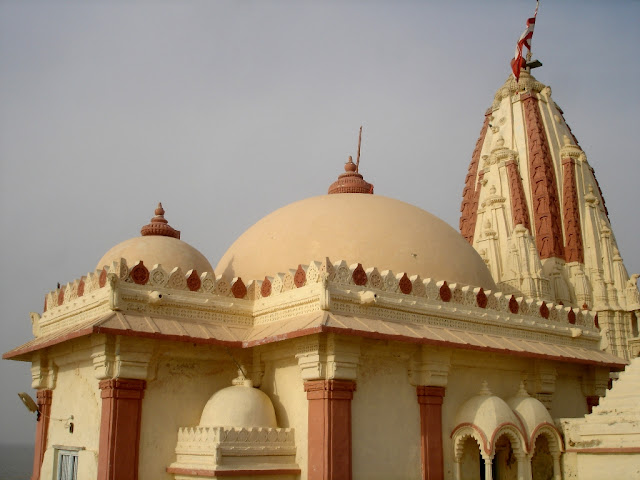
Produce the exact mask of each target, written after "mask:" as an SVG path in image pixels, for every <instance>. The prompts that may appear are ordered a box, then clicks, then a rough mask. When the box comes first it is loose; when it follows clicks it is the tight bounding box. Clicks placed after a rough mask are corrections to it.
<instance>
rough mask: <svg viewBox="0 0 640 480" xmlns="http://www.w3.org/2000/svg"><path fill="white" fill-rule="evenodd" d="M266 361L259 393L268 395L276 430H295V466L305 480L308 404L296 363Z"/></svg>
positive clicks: (287, 358)
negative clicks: (274, 415) (276, 426)
mask: <svg viewBox="0 0 640 480" xmlns="http://www.w3.org/2000/svg"><path fill="white" fill-rule="evenodd" d="M293 352H294V351H293V350H292V351H291V352H290V353H291V355H289V356H287V357H286V358H277V359H274V360H267V361H265V372H264V376H263V377H262V384H261V385H260V389H261V390H262V391H263V392H265V393H266V394H267V395H269V398H270V399H271V401H272V402H273V407H274V409H275V411H276V420H277V422H278V427H281V428H295V442H296V463H297V464H298V466H299V467H300V470H301V477H300V478H307V449H308V444H307V430H308V401H307V394H306V393H305V391H304V383H303V381H302V377H301V376H300V368H299V367H298V362H297V360H296V359H295V356H294V355H293Z"/></svg>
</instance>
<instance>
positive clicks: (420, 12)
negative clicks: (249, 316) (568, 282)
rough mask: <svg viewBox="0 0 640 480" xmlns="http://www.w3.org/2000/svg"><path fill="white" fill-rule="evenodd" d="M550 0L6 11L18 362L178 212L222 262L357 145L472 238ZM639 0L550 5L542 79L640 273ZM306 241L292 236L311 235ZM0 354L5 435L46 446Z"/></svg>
mask: <svg viewBox="0 0 640 480" xmlns="http://www.w3.org/2000/svg"><path fill="white" fill-rule="evenodd" d="M534 8H535V2H534V1H532V0H527V1H525V0H518V1H514V0H504V1H497V0H496V1H493V0H483V1H481V2H479V1H477V0H475V1H455V2H429V1H417V0H416V1H394V2H391V1H389V2H383V1H364V0H362V1H356V0H352V1H346V2H338V1H334V2H332V1H328V2H306V1H300V2H294V1H274V0H262V1H251V0H247V1H242V2H238V1H229V2H225V1H193V0H183V1H153V2H152V1H129V2H125V1H112V2H98V1H83V2H80V1H72V2H63V1H17V0H16V1H8V0H0V105H2V106H1V107H0V225H1V226H2V228H0V235H1V237H0V238H1V239H2V240H1V242H0V246H1V248H0V262H1V263H0V264H1V265H2V275H1V276H0V305H2V315H1V317H0V351H2V352H6V351H8V350H10V349H12V348H14V347H16V346H18V345H20V344H22V343H24V342H26V341H28V340H29V339H31V325H30V319H29V312H31V311H33V312H41V311H42V306H43V301H44V295H45V294H46V293H47V292H48V291H49V290H52V289H55V287H56V283H57V282H60V283H61V284H65V283H67V282H70V281H73V280H74V279H76V278H79V277H81V276H82V275H85V274H86V273H87V272H89V271H93V269H94V268H95V267H96V263H97V262H98V260H99V259H100V258H101V257H102V255H103V254H104V253H105V252H106V251H107V250H109V248H111V247H112V246H113V245H115V244H117V243H119V242H121V241H123V240H126V239H128V238H131V237H133V236H137V235H138V234H139V229H140V227H141V226H142V225H145V224H146V223H148V221H149V219H150V218H151V216H152V215H153V209H154V208H155V206H156V204H157V202H158V201H162V203H163V205H164V207H165V210H166V218H167V219H168V220H169V222H170V223H171V225H172V226H173V227H175V228H177V229H179V230H181V231H182V239H183V240H184V241H186V242H188V243H190V244H191V245H193V246H195V247H196V248H198V249H199V250H200V251H201V252H202V253H203V254H204V255H205V256H206V257H207V258H208V259H209V260H210V262H211V263H212V264H213V265H214V266H215V265H216V264H217V262H218V260H219V259H220V257H221V256H222V255H223V253H224V252H225V251H226V249H227V248H228V247H229V246H230V244H231V243H232V242H233V241H234V240H235V238H237V237H238V236H239V235H240V234H241V233H242V232H243V231H244V230H246V229H247V228H248V227H250V226H251V225H252V224H253V223H255V222H256V221H257V220H259V219H260V218H262V217H263V216H265V215H266V214H268V213H270V212H271V211H273V210H275V209H277V208H279V207H281V206H284V205H286V204H288V203H291V202H293V201H296V200H299V199H302V198H306V197H310V196H315V195H321V194H324V193H325V192H326V190H327V188H328V186H329V185H330V184H331V183H332V182H333V181H334V180H335V179H336V178H337V175H338V174H339V173H341V172H342V171H343V170H342V166H343V164H344V162H345V161H346V159H347V157H348V156H349V155H354V156H355V153H356V149H357V138H358V129H359V127H360V125H363V141H362V157H361V165H360V171H361V173H363V174H364V176H365V179H366V180H368V181H369V182H371V183H373V184H374V185H375V191H376V193H377V194H381V195H386V196H390V197H394V198H398V199H401V200H404V201H406V202H408V203H412V204H414V205H417V206H419V207H421V208H423V209H425V210H428V211H430V212H432V213H433V214H435V215H437V216H439V217H440V218H442V219H443V220H445V221H446V222H448V223H449V224H451V225H452V226H454V227H455V228H457V225H458V219H459V209H460V201H461V194H462V187H463V183H464V179H465V175H466V172H467V168H468V166H469V162H470V159H471V153H472V151H473V148H474V145H475V142H476V140H477V137H478V134H479V132H480V128H481V126H482V122H483V120H484V112H485V110H486V109H487V108H488V107H489V106H490V105H491V102H492V99H493V95H494V94H495V92H496V90H497V89H498V88H499V87H500V86H502V84H503V83H504V81H505V80H506V78H507V76H508V74H509V71H510V70H509V60H510V58H511V56H512V55H513V51H514V47H515V42H516V40H517V38H518V37H519V36H520V34H521V33H522V31H523V29H524V24H525V20H526V18H527V17H528V16H530V15H531V14H532V13H533V10H534ZM639 17H640V2H638V1H623V0H618V1H609V2H606V1H604V0H603V1H571V0H565V1H561V2H560V1H554V2H552V1H544V0H543V1H542V2H541V6H540V11H539V14H538V19H537V24H536V30H535V34H534V37H533V53H534V58H538V59H539V60H540V61H542V63H543V66H542V67H541V68H538V69H536V70H535V72H534V75H535V76H536V78H537V79H538V80H539V81H541V82H543V83H545V84H547V85H550V86H551V88H552V91H553V93H552V96H553V98H554V100H555V101H556V103H557V104H558V105H559V106H560V107H561V108H562V109H563V111H564V116H565V119H566V120H567V122H568V124H569V125H570V126H571V128H572V130H573V133H574V134H575V135H576V137H577V138H578V140H579V142H580V145H581V147H582V148H583V150H584V151H585V152H586V154H587V157H588V159H589V162H590V164H591V165H592V166H593V167H594V169H595V171H596V174H597V177H598V180H599V182H600V186H601V188H602V190H603V194H604V197H605V199H606V202H607V207H608V210H609V214H610V218H611V222H612V225H613V231H614V234H615V236H616V239H617V242H618V245H619V247H620V252H621V254H622V256H623V258H624V260H625V264H626V266H627V269H628V270H629V273H633V272H640V248H638V244H637V238H638V234H639V233H640V225H639V222H638V214H637V208H638V197H637V195H638V194H637V192H638V178H640V158H639V155H638V148H637V146H635V145H636V140H637V138H638V133H639V129H638V123H639V122H638V118H637V117H638V112H640V89H638V79H639V78H640V62H638V60H637V58H638V53H637V48H638V45H640V27H639V26H638V23H637V19H638V18H639ZM292 227H294V226H292ZM29 366H30V365H29V364H26V363H23V362H13V361H6V360H5V361H0V381H1V385H2V388H0V411H1V412H2V413H1V414H0V443H7V442H12V443H32V442H33V438H34V432H35V416H33V414H30V413H29V412H28V411H27V410H26V409H25V408H24V407H23V406H22V404H21V403H20V400H19V398H18V396H17V394H16V393H17V392H20V391H26V392H28V393H31V394H32V395H35V394H34V393H33V390H31V388H30V384H31V377H30V371H29Z"/></svg>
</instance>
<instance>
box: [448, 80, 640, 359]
mask: <svg viewBox="0 0 640 480" xmlns="http://www.w3.org/2000/svg"><path fill="white" fill-rule="evenodd" d="M462 197H463V199H462V206H461V212H462V215H461V217H460V232H461V233H462V235H463V236H464V237H465V238H466V239H467V241H468V242H469V243H471V245H473V246H474V247H475V249H476V250H477V251H478V252H479V253H480V255H481V256H482V258H483V259H484V261H485V262H486V264H487V265H488V267H489V269H490V270H491V273H492V275H493V277H494V280H495V282H496V283H497V284H498V287H499V288H500V289H501V290H503V291H505V292H509V293H514V294H517V295H522V296H524V297H533V298H544V299H550V300H552V301H554V302H557V303H560V302H562V303H563V304H564V305H566V306H569V305H571V306H574V307H576V308H587V309H589V310H595V311H597V313H598V317H597V318H598V321H599V326H600V328H601V329H602V333H603V336H602V338H603V344H602V347H603V348H605V349H606V350H608V351H610V352H611V353H614V354H616V355H618V356H621V357H623V358H629V357H631V356H637V355H638V353H639V352H640V338H639V337H638V315H639V310H640V299H639V294H638V289H637V286H636V280H637V275H633V276H631V278H630V277H629V274H628V273H627V270H626V268H625V266H624V264H623V261H622V257H621V255H620V252H619V250H618V246H617V243H616V239H615V235H614V234H613V230H612V227H611V223H610V221H609V215H608V212H607V207H606V205H605V202H604V198H603V196H602V191H601V190H600V187H599V185H598V182H597V180H596V177H595V175H594V171H593V168H592V167H591V165H590V164H589V162H588V160H587V155H586V154H585V152H583V151H582V149H581V148H580V146H579V144H578V141H577V139H576V137H575V136H574V135H573V133H572V132H571V129H570V128H569V126H568V125H567V123H566V122H565V119H564V117H563V112H562V110H561V109H560V107H558V105H556V103H555V102H554V101H553V99H552V98H551V88H550V87H548V86H546V85H544V84H542V83H540V82H538V81H537V80H536V79H535V78H534V77H533V76H532V75H531V74H530V72H529V71H528V69H522V71H521V74H520V80H519V82H517V83H516V80H515V78H514V76H513V75H509V78H508V79H507V81H506V82H505V84H504V85H503V86H502V87H501V88H500V89H499V90H498V92H497V93H496V95H495V98H494V100H493V104H492V105H491V108H489V109H488V110H487V112H486V113H485V120H484V124H483V126H482V130H481V132H480V138H479V139H478V142H477V143H476V147H475V149H474V151H473V155H472V158H471V165H470V166H469V172H468V174H467V178H466V181H465V186H464V191H463V194H462Z"/></svg>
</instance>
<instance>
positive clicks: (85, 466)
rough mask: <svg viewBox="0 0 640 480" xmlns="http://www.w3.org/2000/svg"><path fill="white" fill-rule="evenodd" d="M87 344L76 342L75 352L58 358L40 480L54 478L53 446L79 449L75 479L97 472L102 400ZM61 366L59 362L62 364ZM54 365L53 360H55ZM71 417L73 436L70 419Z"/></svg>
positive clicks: (85, 477)
mask: <svg viewBox="0 0 640 480" xmlns="http://www.w3.org/2000/svg"><path fill="white" fill-rule="evenodd" d="M83 347H89V345H88V343H87V342H77V343H76V344H75V348H74V352H73V353H72V354H71V353H70V352H68V351H67V352H66V353H67V354H66V355H65V356H64V357H57V359H56V360H57V362H56V365H57V377H56V385H55V388H54V390H53V395H52V402H51V419H50V421H49V432H48V437H47V450H46V451H45V455H44V459H43V464H42V470H41V472H40V477H41V478H43V479H48V478H55V475H54V469H55V465H56V458H55V457H56V451H55V449H54V448H53V446H54V445H55V446H63V447H74V448H82V449H83V450H80V451H79V452H78V475H79V477H78V478H82V479H83V480H84V479H86V480H93V479H95V478H96V477H97V474H98V473H97V470H98V445H99V440H100V428H99V426H100V413H101V405H102V400H101V398H100V389H99V388H98V380H97V379H96V378H95V376H94V368H93V364H92V362H91V360H90V358H89V355H90V349H89V348H86V349H85V348H83ZM63 360H64V363H63V364H60V363H58V362H62V361H63ZM54 362H55V360H54ZM71 415H73V420H72V421H73V433H71V432H70V431H69V427H68V421H67V419H69V417H70V416H71Z"/></svg>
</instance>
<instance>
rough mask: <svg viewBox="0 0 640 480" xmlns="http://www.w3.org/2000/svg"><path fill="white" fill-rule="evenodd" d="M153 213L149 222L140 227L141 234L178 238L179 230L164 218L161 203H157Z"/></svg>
mask: <svg viewBox="0 0 640 480" xmlns="http://www.w3.org/2000/svg"><path fill="white" fill-rule="evenodd" d="M154 213H155V216H154V217H153V218H152V219H151V222H150V223H148V224H147V225H145V226H144V227H142V228H141V229H140V233H141V234H142V236H146V235H161V236H164V237H173V238H177V239H180V231H179V230H176V229H175V228H173V227H171V225H169V222H167V220H166V219H165V218H164V208H162V203H158V206H157V208H156V210H155V212H154Z"/></svg>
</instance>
